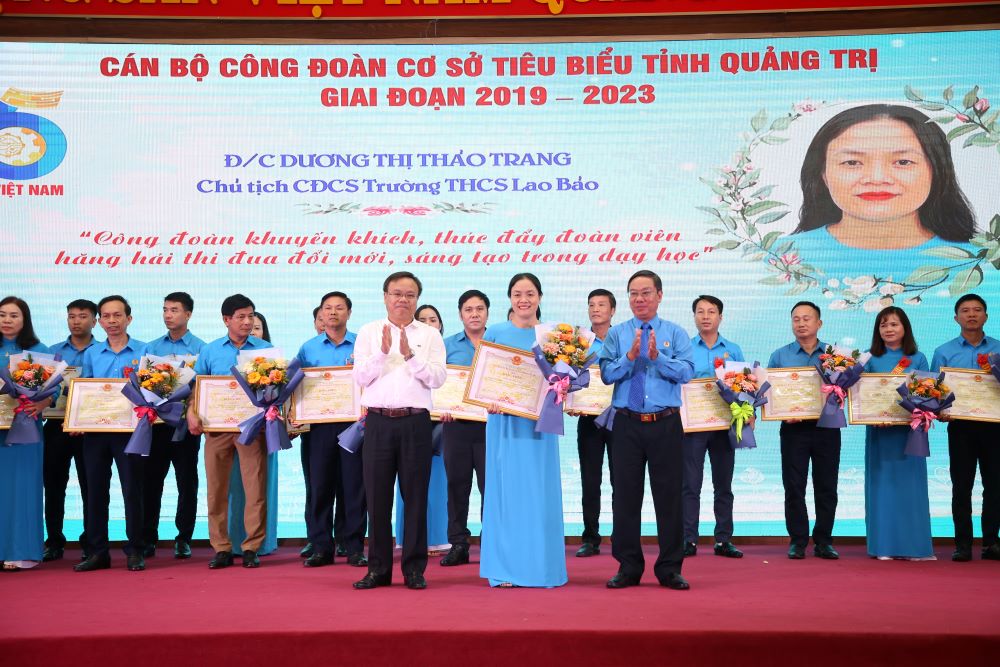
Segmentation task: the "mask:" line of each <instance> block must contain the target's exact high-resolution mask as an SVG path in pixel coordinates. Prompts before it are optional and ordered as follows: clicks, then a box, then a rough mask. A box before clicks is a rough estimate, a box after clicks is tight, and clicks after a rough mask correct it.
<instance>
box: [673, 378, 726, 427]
mask: <svg viewBox="0 0 1000 667" xmlns="http://www.w3.org/2000/svg"><path fill="white" fill-rule="evenodd" d="M715 382H716V378H698V379H697V380H691V381H690V382H687V383H685V384H682V385H681V425H682V427H683V429H684V432H685V433H705V432H707V431H728V430H729V422H728V421H727V422H724V423H722V424H718V425H716V426H699V427H697V428H689V427H688V426H687V422H688V416H687V415H688V412H687V403H686V402H685V400H684V398H685V395H686V394H687V393H688V392H689V391H691V390H692V389H694V388H695V387H694V386H692V385H697V386H701V385H706V384H715ZM689 386H690V387H691V389H685V387H689ZM717 395H718V394H717ZM719 400H720V401H722V396H719ZM722 403H723V404H725V401H722ZM727 407H728V406H727Z"/></svg>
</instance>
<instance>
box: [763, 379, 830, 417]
mask: <svg viewBox="0 0 1000 667" xmlns="http://www.w3.org/2000/svg"><path fill="white" fill-rule="evenodd" d="M767 381H768V382H769V383H771V388H770V389H769V390H768V392H767V403H765V404H764V407H763V408H762V409H761V419H764V420H766V421H785V420H787V419H819V416H820V414H822V412H823V391H822V390H821V387H822V385H823V382H822V379H821V378H820V375H819V371H818V370H816V369H815V368H813V367H812V366H804V367H802V368H768V369H767Z"/></svg>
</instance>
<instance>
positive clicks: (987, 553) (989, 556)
mask: <svg viewBox="0 0 1000 667" xmlns="http://www.w3.org/2000/svg"><path fill="white" fill-rule="evenodd" d="M983 560H1000V542H994V543H993V544H991V545H990V546H988V547H986V548H985V549H983Z"/></svg>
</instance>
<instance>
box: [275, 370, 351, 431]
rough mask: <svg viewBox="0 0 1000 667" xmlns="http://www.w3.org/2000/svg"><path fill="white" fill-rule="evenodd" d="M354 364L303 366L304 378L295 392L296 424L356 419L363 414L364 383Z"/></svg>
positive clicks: (292, 411)
mask: <svg viewBox="0 0 1000 667" xmlns="http://www.w3.org/2000/svg"><path fill="white" fill-rule="evenodd" d="M353 369H354V367H353V366H317V367H314V368H303V369H302V375H303V378H302V382H301V383H300V384H299V386H298V387H297V388H296V389H295V391H294V392H293V393H292V408H291V414H290V416H289V419H290V420H291V421H293V422H295V423H296V424H328V423H334V422H353V421H357V420H358V419H360V418H361V387H360V386H359V385H358V384H357V383H356V382H355V381H354V375H353Z"/></svg>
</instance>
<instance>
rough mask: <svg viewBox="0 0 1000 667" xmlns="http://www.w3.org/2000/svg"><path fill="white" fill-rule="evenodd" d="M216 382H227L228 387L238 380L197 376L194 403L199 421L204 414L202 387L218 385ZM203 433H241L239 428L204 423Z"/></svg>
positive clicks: (228, 376) (223, 376) (231, 377)
mask: <svg viewBox="0 0 1000 667" xmlns="http://www.w3.org/2000/svg"><path fill="white" fill-rule="evenodd" d="M216 382H225V383H226V384H227V385H228V384H229V383H230V382H236V379H235V378H233V376H232V375H197V376H195V382H194V397H193V398H194V401H193V403H194V405H195V411H196V413H197V414H198V418H199V419H201V415H202V414H204V413H203V412H202V410H201V408H202V405H201V394H202V391H201V388H202V386H204V385H206V384H210V383H216ZM237 388H238V389H239V390H240V391H241V392H242V391H243V387H240V386H239V385H237ZM244 395H246V392H244ZM247 400H249V399H247ZM259 409H260V408H258V410H259ZM202 431H204V432H205V433H239V432H240V427H239V426H205V425H204V423H202Z"/></svg>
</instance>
